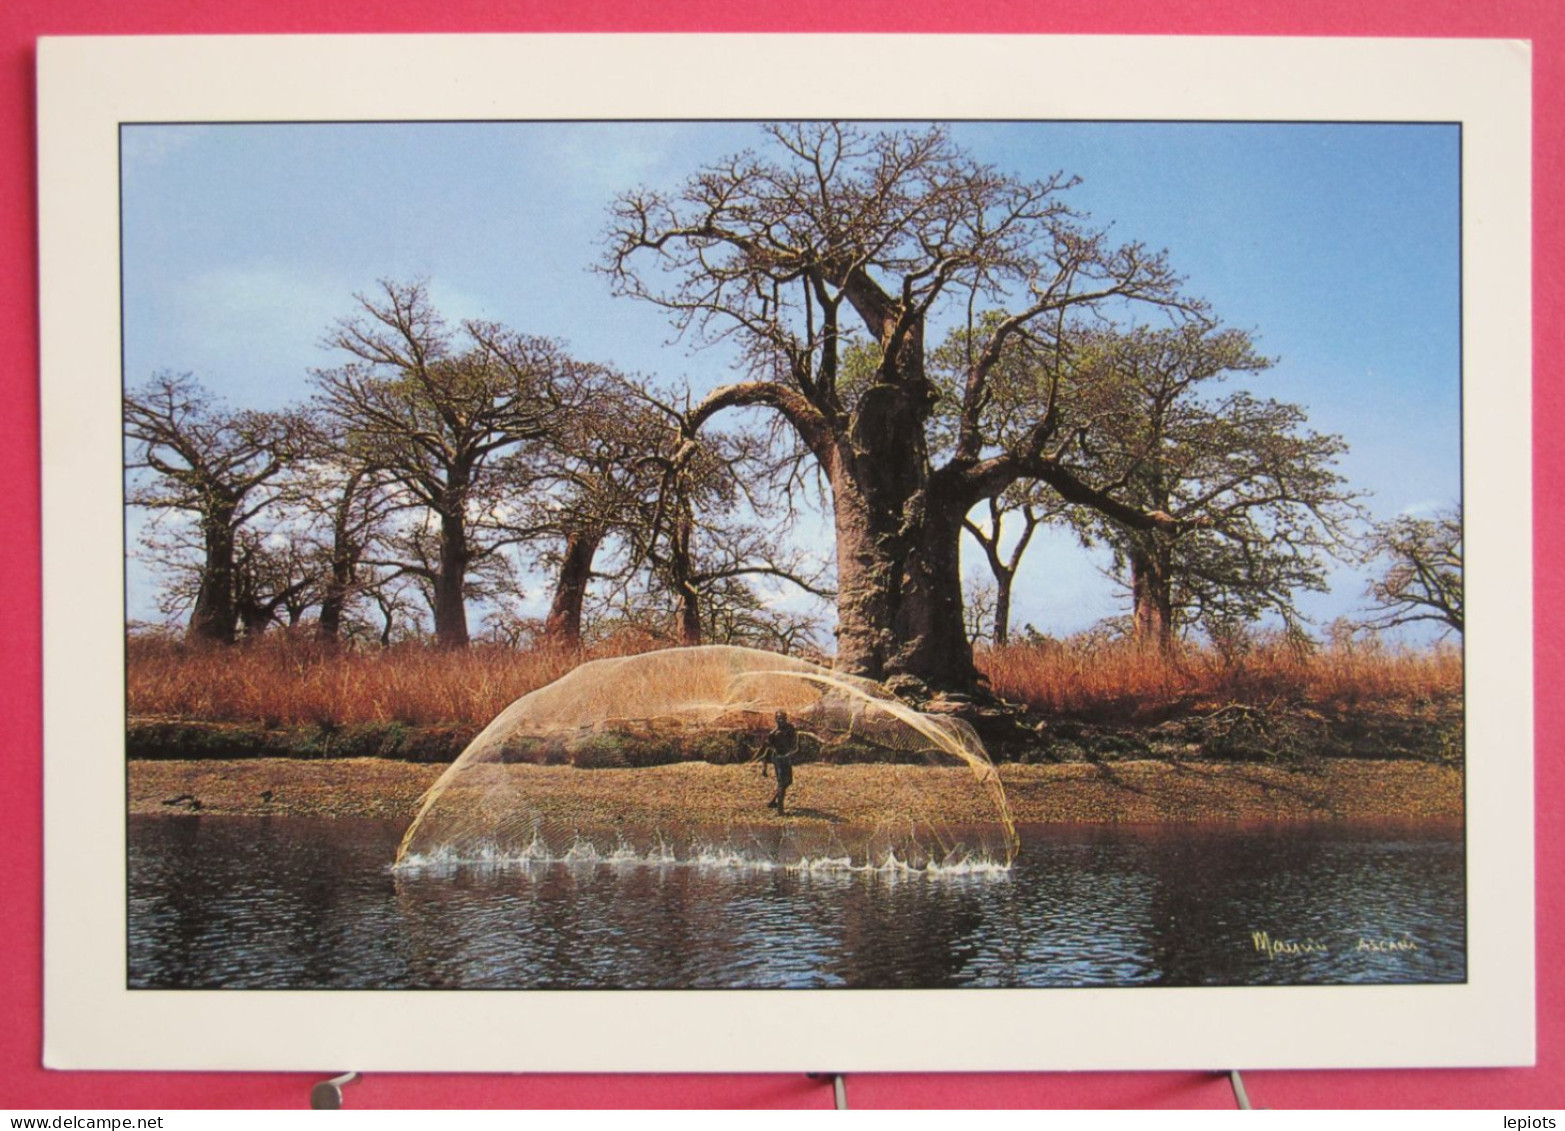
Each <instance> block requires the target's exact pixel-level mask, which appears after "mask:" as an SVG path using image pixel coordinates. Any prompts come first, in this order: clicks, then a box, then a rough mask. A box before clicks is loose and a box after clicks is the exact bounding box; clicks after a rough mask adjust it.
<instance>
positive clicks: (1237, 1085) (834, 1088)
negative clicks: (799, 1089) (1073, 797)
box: [310, 1069, 1252, 1111]
mask: <svg viewBox="0 0 1565 1131" xmlns="http://www.w3.org/2000/svg"><path fill="white" fill-rule="evenodd" d="M805 1075H806V1076H808V1077H809V1078H810V1079H811V1080H818V1081H826V1080H830V1081H831V1095H832V1106H833V1107H835V1108H836V1109H837V1110H838V1111H847V1110H848V1078H847V1077H846V1076H844V1075H843V1074H842V1073H840V1072H807V1073H805ZM358 1078H359V1074H358V1073H357V1072H344V1073H343V1074H342V1075H341V1076H333V1077H332V1078H331V1079H330V1080H322V1081H321V1082H320V1083H319V1084H317V1085H315V1086H314V1087H313V1088H311V1089H310V1106H311V1107H312V1108H316V1109H317V1110H326V1111H335V1110H336V1109H338V1108H340V1107H342V1089H343V1087H344V1086H345V1085H348V1084H351V1083H353V1082H354V1081H355V1080H357V1079H358ZM1228 1084H1229V1087H1231V1088H1233V1092H1234V1106H1235V1107H1237V1108H1239V1110H1241V1111H1250V1110H1252V1109H1251V1107H1250V1093H1249V1092H1247V1091H1246V1090H1245V1087H1244V1077H1243V1076H1241V1075H1239V1070H1238V1069H1233V1070H1231V1071H1230V1072H1229V1073H1228Z"/></svg>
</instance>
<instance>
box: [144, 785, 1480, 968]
mask: <svg viewBox="0 0 1565 1131" xmlns="http://www.w3.org/2000/svg"><path fill="white" fill-rule="evenodd" d="M1020 831H1021V834H1022V851H1021V854H1020V855H1019V856H1018V857H1017V859H1016V862H1015V864H1014V866H1013V867H1012V868H1011V869H1010V871H1009V872H1003V873H999V874H972V875H941V876H936V877H928V876H924V875H920V874H887V873H869V874H859V873H849V874H844V873H821V874H811V873H798V872H792V871H764V870H756V869H748V868H736V867H712V866H703V867H691V866H684V865H647V864H634V865H610V864H604V863H576V864H551V865H533V866H529V867H513V868H478V867H465V868H454V869H445V870H426V871H417V872H413V873H407V872H395V871H393V870H392V869H391V868H390V867H389V863H390V861H391V860H392V858H393V856H394V854H395V852H396V847H397V842H398V839H399V837H400V835H401V832H402V828H401V826H400V825H387V824H383V823H378V822H371V821H351V820H335V821H325V820H320V821H312V820H305V819H299V818H281V817H271V818H237V817H162V816H159V817H133V818H131V821H130V855H129V952H128V953H129V969H128V971H127V979H128V983H129V985H130V986H131V987H133V988H225V987H226V988H236V989H237V988H249V989H256V988H294V989H328V988H375V989H396V988H469V987H470V988H489V989H500V988H506V989H521V988H556V989H557V988H589V987H590V988H635V989H650V988H801V987H802V988H822V987H907V988H912V987H920V988H923V987H928V988H934V987H956V986H976V987H983V986H1007V987H1017V986H1143V985H1159V986H1195V985H1268V984H1315V985H1319V984H1335V983H1423V982H1460V981H1462V980H1464V978H1465V976H1466V957H1465V950H1466V932H1465V903H1466V899H1465V885H1464V866H1463V859H1464V858H1463V841H1462V833H1461V829H1460V828H1459V827H1454V826H1429V825H1415V824H1349V823H1340V822H1339V823H1320V824H1297V823H1294V824H1277V825H1240V826H1234V825H1222V826H1210V825H1157V826H1126V825H1097V826H1037V827H1024V828H1023V829H1021V830H1020Z"/></svg>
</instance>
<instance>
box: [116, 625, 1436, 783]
mask: <svg viewBox="0 0 1565 1131" xmlns="http://www.w3.org/2000/svg"><path fill="white" fill-rule="evenodd" d="M645 646H646V642H645V641H641V642H635V641H631V642H624V641H622V642H620V644H619V645H617V646H615V647H611V648H607V649H604V650H602V651H601V652H589V653H586V654H576V653H565V652H560V651H555V650H547V649H535V650H521V651H518V650H514V649H508V648H498V647H482V646H480V647H474V648H471V649H468V650H466V651H464V652H456V653H453V652H437V651H434V650H432V649H429V648H425V647H422V646H406V647H398V648H393V649H387V650H365V651H339V650H332V649H327V648H323V647H321V646H319V645H318V644H316V643H314V642H312V641H309V640H295V639H289V638H287V637H283V636H278V637H277V638H275V639H264V638H263V639H262V640H261V641H259V642H256V643H254V644H251V645H247V646H242V647H235V648H223V649H199V648H190V647H188V646H186V645H184V644H182V643H180V642H177V641H173V640H169V639H164V638H155V637H134V638H132V640H131V643H130V648H129V655H128V659H129V666H128V673H127V674H128V681H127V687H128V702H129V712H130V716H131V719H130V722H129V725H128V727H127V748H128V753H129V755H130V757H132V758H133V759H176V760H197V759H205V758H220V759H239V758H253V757H296V758H355V757H370V758H384V759H392V760H397V761H407V762H441V761H449V760H451V759H452V758H454V757H455V756H456V755H457V754H458V753H460V751H461V750H462V748H463V747H464V746H465V745H466V744H467V742H468V741H469V740H470V739H471V738H472V737H473V736H474V735H475V734H477V733H478V731H479V730H481V729H482V728H483V726H484V725H485V724H486V723H488V721H489V720H490V719H491V718H493V717H494V715H496V714H498V713H499V712H500V711H501V710H502V709H503V708H504V707H505V706H506V705H507V704H509V703H510V702H511V701H512V700H514V699H516V698H518V697H519V696H521V695H524V694H526V693H527V692H529V691H532V690H534V689H535V688H537V687H541V686H543V685H544V684H545V683H548V682H550V681H552V680H554V679H557V678H559V677H560V676H561V675H563V674H565V673H566V672H568V671H569V670H571V668H573V667H574V666H576V664H578V663H580V662H582V661H583V660H586V659H594V658H598V657H599V656H600V655H613V654H624V653H625V652H627V651H635V650H638V649H644V648H645ZM978 661H979V666H980V668H981V669H982V670H983V671H984V673H985V675H986V678H987V680H988V682H989V686H990V688H991V689H992V690H993V692H994V693H995V694H996V695H997V696H999V697H1000V698H1001V699H1004V700H1006V701H1008V702H1010V703H1012V704H1015V705H1017V706H1018V707H1019V708H1021V709H1024V710H1025V712H1026V716H1025V720H1024V721H1025V723H1026V726H1024V727H1014V726H1011V727H1009V728H1008V729H1007V728H1004V727H1002V728H1001V729H1000V730H999V731H998V732H997V733H993V734H989V733H986V734H985V735H984V738H985V741H986V742H987V743H988V745H989V749H990V753H991V754H992V755H993V756H994V757H995V759H996V760H997V761H1012V762H1023V763H1055V762H1089V763H1117V762H1121V761H1137V760H1143V759H1166V760H1170V761H1187V760H1204V761H1240V762H1253V763H1260V764H1279V765H1283V764H1294V763H1301V762H1309V761H1312V760H1316V759H1321V758H1327V759H1332V758H1365V759H1391V760H1402V759H1410V760H1415V761H1429V762H1440V763H1449V764H1456V763H1459V762H1460V761H1461V756H1462V667H1461V657H1460V653H1459V652H1457V651H1456V650H1455V649H1453V648H1448V647H1437V648H1430V649H1422V650H1409V651H1400V650H1394V649H1384V648H1373V647H1358V646H1349V647H1322V648H1319V649H1316V650H1314V651H1299V650H1296V649H1293V648H1289V647H1286V646H1284V645H1282V644H1280V643H1276V644H1270V645H1260V646H1257V647H1255V648H1252V649H1250V650H1248V651H1246V652H1243V653H1241V654H1234V653H1226V654H1225V653H1219V652H1217V651H1215V650H1212V649H1207V648H1194V647H1192V648H1186V649H1184V650H1183V651H1181V652H1180V653H1178V654H1177V655H1176V656H1174V657H1171V658H1164V657H1162V656H1159V655H1157V654H1155V653H1147V652H1143V651H1137V650H1135V649H1130V648H1125V647H1114V646H1102V645H1095V644H1092V643H1089V642H1074V643H1072V642H1042V643H1035V644H1026V645H1016V646H1012V647H1009V648H1003V649H993V650H986V651H981V652H980V653H979V656H978ZM1014 718H1015V713H1014V712H1012V713H1011V716H1010V718H1008V719H1007V722H1009V721H1012V720H1014Z"/></svg>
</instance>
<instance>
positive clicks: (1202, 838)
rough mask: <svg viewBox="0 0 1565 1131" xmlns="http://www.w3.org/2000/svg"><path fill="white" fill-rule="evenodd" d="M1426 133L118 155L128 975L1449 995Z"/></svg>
mask: <svg viewBox="0 0 1565 1131" xmlns="http://www.w3.org/2000/svg"><path fill="white" fill-rule="evenodd" d="M1462 143H1463V135H1462V126H1461V125H1460V124H1459V123H1455V122H1446V121H1433V120H1432V121H1427V122H1408V121H1402V122H1339V121H1322V122H1308V121H1276V122H1239V121H1233V122H1228V121H1183V122H1181V121H1169V122H1129V121H1112V120H1105V121H1084V120H1062V121H1045V120H1000V119H986V120H963V119H957V120H942V121H931V120H909V121H882V120H851V119H850V120H816V119H805V120H796V119H780V118H779V119H761V120H754V121H699V120H649V121H515V122H506V121H493V122H458V121H427V122H389V121H388V122H368V121H362V122H360V121H348V122H329V123H328V122H318V123H309V122H277V123H249V122H211V123H197V122H185V123H161V122H149V123H145V124H138V123H134V122H126V123H123V124H121V125H120V127H119V172H120V184H119V188H120V209H121V211H120V215H121V229H120V237H121V245H120V254H121V264H120V266H121V275H122V294H121V301H122V312H121V313H122V325H121V331H122V352H123V374H122V378H123V442H124V508H125V509H124V514H125V547H124V552H125V557H124V578H125V616H126V621H125V626H124V628H125V665H126V667H125V674H126V719H125V742H126V755H127V761H126V797H127V804H128V814H127V820H128V827H127V841H126V854H127V857H126V864H125V866H126V885H127V888H126V899H127V909H126V952H125V954H126V969H125V984H126V986H127V987H128V988H130V989H132V990H142V989H161V990H189V989H208V990H240V989H274V988H281V989H308V990H329V989H350V988H352V989H381V990H385V989H431V988H438V989H477V988H483V989H572V990H576V989H580V990H585V989H621V990H630V989H681V990H695V989H758V990H759V989H777V990H790V989H813V990H833V989H853V988H878V989H919V990H927V989H965V990H974V991H977V990H982V989H985V988H1012V989H1014V988H1041V987H1055V988H1082V987H1100V988H1102V987H1134V986H1165V987H1166V986H1273V985H1293V986H1302V985H1313V986H1335V985H1361V984H1362V985H1381V986H1384V985H1393V984H1395V985H1423V984H1432V983H1456V984H1461V983H1465V982H1466V981H1467V979H1468V943H1467V939H1468V920H1467V914H1468V910H1467V909H1468V899H1467V887H1468V884H1467V876H1468V872H1467V855H1466V842H1465V818H1466V814H1465V811H1464V796H1465V788H1466V742H1465V735H1464V663H1463V631H1464V608H1463V530H1464V525H1463V512H1462V503H1463V481H1462V472H1463V465H1462V455H1463V452H1462V384H1461V382H1462V341H1463V339H1462V332H1463V319H1462V254H1461V252H1462V234H1463V216H1462V165H1461V162H1462Z"/></svg>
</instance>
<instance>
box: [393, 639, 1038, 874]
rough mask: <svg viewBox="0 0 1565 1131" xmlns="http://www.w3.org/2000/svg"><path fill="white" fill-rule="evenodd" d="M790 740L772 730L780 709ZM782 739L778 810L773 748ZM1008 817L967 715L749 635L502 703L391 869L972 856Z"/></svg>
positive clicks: (913, 864)
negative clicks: (913, 701) (935, 708)
mask: <svg viewBox="0 0 1565 1131" xmlns="http://www.w3.org/2000/svg"><path fill="white" fill-rule="evenodd" d="M779 712H781V713H782V715H783V716H784V717H785V719H786V725H787V726H788V727H792V728H795V729H796V732H797V737H796V738H791V739H786V740H784V741H783V742H782V743H779V742H777V740H775V739H773V740H772V741H771V742H770V743H769V741H768V736H769V735H772V734H773V732H774V731H776V730H777V729H778V722H777V719H778V713H779ZM777 745H786V746H789V747H790V748H792V749H793V750H795V751H796V753H795V754H794V755H793V757H792V759H791V761H792V762H793V767H794V768H793V770H792V778H793V781H792V784H791V786H790V788H789V789H788V790H787V792H786V795H785V796H784V799H783V801H784V808H783V809H782V811H780V812H779V811H778V810H776V809H773V808H770V807H768V804H767V802H768V801H769V800H770V799H772V798H773V796H774V790H775V786H776V782H775V779H774V780H771V781H767V780H763V775H765V774H769V773H772V761H771V759H769V758H767V757H766V756H765V755H766V752H767V750H768V748H769V746H777ZM1016 843H1017V841H1016V832H1015V828H1014V826H1013V825H1012V822H1011V818H1010V814H1009V811H1008V809H1007V806H1006V801H1005V791H1004V789H1003V788H1002V786H1001V783H1000V778H999V775H998V774H997V773H996V772H995V768H994V766H993V764H992V763H991V762H990V760H989V757H988V755H987V754H986V753H985V751H984V748H983V744H982V743H981V742H980V741H979V739H978V736H977V735H976V734H975V733H974V732H973V729H972V727H971V726H969V725H968V724H967V723H965V722H963V721H961V720H959V719H954V718H950V717H946V716H940V715H931V714H925V713H921V712H919V711H917V710H914V709H913V708H911V707H909V706H908V705H906V704H905V703H902V702H901V701H900V700H897V699H895V698H893V697H892V696H890V695H888V694H886V693H885V692H884V691H883V690H881V689H880V687H879V686H878V685H876V684H874V683H871V682H869V681H866V680H861V679H855V678H853V677H851V676H845V675H841V674H839V673H835V672H832V671H830V670H829V669H826V668H823V667H820V666H818V665H816V664H812V663H810V662H808V661H806V660H801V659H797V658H794V657H789V656H781V655H777V654H774V653H771V652H764V651H760V650H756V649H750V648H737V647H727V646H709V647H701V648H679V649H672V650H669V651H663V652H652V653H647V654H644V655H637V656H626V657H621V658H616V659H607V660H595V661H592V662H590V663H586V664H583V665H581V666H580V667H578V668H576V669H575V670H574V671H572V672H570V673H569V674H568V675H566V676H564V677H563V678H561V679H559V680H557V681H555V682H554V683H551V684H549V685H548V686H546V687H542V688H539V689H538V690H536V691H533V692H531V693H530V694H528V695H525V696H523V697H522V698H520V699H518V700H517V701H516V702H514V703H512V704H511V705H510V706H509V707H507V708H506V709H505V710H504V711H502V712H501V713H500V714H499V715H498V716H497V717H496V718H495V720H494V721H493V722H491V723H490V724H489V726H488V727H486V728H485V729H484V731H483V732H482V733H481V734H479V736H478V737H477V738H475V739H474V740H473V742H472V743H471V744H470V745H469V746H468V747H467V749H466V750H465V751H463V753H462V755H461V757H459V758H458V759H457V760H456V761H455V762H454V763H453V764H452V765H451V766H450V768H448V769H447V770H446V772H445V773H444V774H442V775H441V776H440V778H439V779H438V780H437V781H436V782H435V784H434V785H433V786H431V787H430V789H429V791H428V792H427V793H426V794H425V795H424V798H423V801H422V803H421V805H420V808H419V812H418V815H417V816H416V817H415V819H414V821H413V823H412V825H411V826H410V827H409V829H408V831H407V834H406V836H404V838H403V841H402V846H401V849H400V851H399V852H398V866H399V867H401V868H418V867H430V866H451V865H459V864H466V863H479V864H506V863H518V864H530V863H546V862H556V861H565V862H573V861H609V862H613V861H623V862H654V863H667V864H686V863H690V864H701V863H710V864H718V865H724V866H757V867H764V868H774V867H783V868H800V869H814V868H855V869H881V868H891V869H917V870H923V871H929V872H935V871H940V870H963V871H971V870H978V869H987V868H1004V867H1007V866H1008V865H1009V863H1010V861H1011V858H1012V857H1013V856H1014V854H1015V850H1016Z"/></svg>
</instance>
